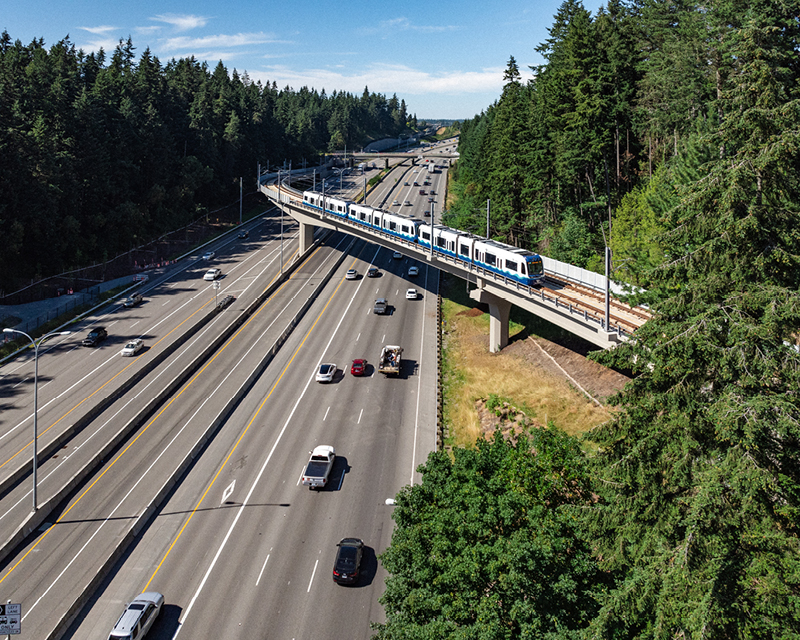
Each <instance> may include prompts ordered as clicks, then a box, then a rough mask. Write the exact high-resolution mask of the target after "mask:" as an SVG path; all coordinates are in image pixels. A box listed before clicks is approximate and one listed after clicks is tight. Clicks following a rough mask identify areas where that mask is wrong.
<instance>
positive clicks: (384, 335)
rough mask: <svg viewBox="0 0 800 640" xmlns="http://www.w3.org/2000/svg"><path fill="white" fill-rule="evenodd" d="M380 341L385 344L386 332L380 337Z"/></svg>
mask: <svg viewBox="0 0 800 640" xmlns="http://www.w3.org/2000/svg"><path fill="white" fill-rule="evenodd" d="M381 342H383V343H384V344H386V334H385V333H384V334H383V338H381Z"/></svg>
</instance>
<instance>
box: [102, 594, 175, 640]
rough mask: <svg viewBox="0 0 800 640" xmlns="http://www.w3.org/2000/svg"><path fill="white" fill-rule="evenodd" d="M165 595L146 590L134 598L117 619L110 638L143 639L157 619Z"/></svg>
mask: <svg viewBox="0 0 800 640" xmlns="http://www.w3.org/2000/svg"><path fill="white" fill-rule="evenodd" d="M163 605H164V596H162V595H161V594H160V593H158V592H157V591H146V592H145V593H143V594H141V595H140V596H138V597H137V598H135V599H134V601H133V602H131V603H130V604H129V605H128V606H127V607H125V611H124V612H123V613H122V615H121V616H120V618H119V620H117V624H115V625H114V628H113V629H112V631H111V635H109V636H108V640H141V639H142V638H144V637H145V635H147V632H148V631H150V627H152V626H153V623H154V622H155V621H156V618H157V617H158V614H159V613H161V607H162V606H163Z"/></svg>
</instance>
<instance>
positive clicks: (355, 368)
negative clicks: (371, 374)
mask: <svg viewBox="0 0 800 640" xmlns="http://www.w3.org/2000/svg"><path fill="white" fill-rule="evenodd" d="M366 372H367V361H366V360H364V359H363V358H358V359H356V360H353V364H352V365H351V367H350V375H352V376H363V375H364V374H365V373H366Z"/></svg>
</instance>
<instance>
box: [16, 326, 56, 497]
mask: <svg viewBox="0 0 800 640" xmlns="http://www.w3.org/2000/svg"><path fill="white" fill-rule="evenodd" d="M3 333H19V334H20V335H23V336H25V337H26V338H27V339H28V340H30V341H31V344H32V345H33V511H36V510H37V509H38V508H39V506H38V504H37V502H36V484H37V483H36V479H37V478H36V472H37V469H38V466H39V459H38V452H37V442H36V440H37V439H38V437H39V433H38V427H39V425H38V423H37V414H38V413H39V347H40V346H41V345H42V343H43V342H44V341H45V340H48V339H49V338H54V337H56V336H65V335H67V334H69V333H70V332H69V331H54V332H53V333H48V334H46V335H43V336H42V337H41V338H39V342H36V341H35V340H34V339H33V338H31V337H30V336H29V335H28V334H27V333H25V332H24V331H19V330H17V329H3Z"/></svg>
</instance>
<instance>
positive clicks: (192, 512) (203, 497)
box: [0, 261, 355, 591]
mask: <svg viewBox="0 0 800 640" xmlns="http://www.w3.org/2000/svg"><path fill="white" fill-rule="evenodd" d="M354 262H355V261H354ZM343 282H344V280H340V281H339V284H338V285H337V286H336V289H335V290H334V291H333V293H332V294H331V296H330V298H328V301H327V302H326V303H325V306H324V307H323V308H322V311H320V313H319V315H318V316H317V319H316V320H314V324H312V325H311V328H310V329H309V330H308V332H307V333H306V335H305V337H304V338H303V340H302V341H301V342H300V344H299V345H298V346H297V348H296V349H295V351H294V353H293V354H292V357H291V358H289V362H287V363H286V366H285V367H284V368H283V370H282V371H281V373H280V375H279V376H278V378H277V380H275V383H274V384H273V385H272V388H270V390H269V392H268V393H267V395H266V396H265V397H264V399H263V400H262V401H261V404H259V405H258V409H256V412H255V413H254V414H253V417H252V418H251V419H250V422H248V423H247V426H246V427H245V429H244V431H242V434H241V435H240V436H239V438H238V440H236V444H234V445H233V448H232V449H231V450H230V452H229V453H228V455H227V456H226V457H225V460H224V461H223V462H222V464H221V465H220V467H219V469H218V470H217V472H216V473H215V474H214V477H213V478H212V479H211V482H210V483H209V485H208V487H207V488H206V490H205V491H204V492H203V495H202V496H200V500H198V502H197V504H196V505H195V507H194V509H192V511H191V513H190V514H189V517H188V518H187V519H186V522H184V523H183V526H182V527H181V528H180V531H178V534H177V536H176V537H175V539H174V540H173V541H172V544H170V545H169V548H168V549H167V551H166V553H165V554H164V557H163V558H162V559H161V561H160V562H159V563H158V565H157V566H156V569H155V571H154V572H153V575H152V576H150V579H149V580H148V581H147V584H146V585H145V586H144V589H142V591H147V588H148V587H149V586H150V583H151V582H152V581H153V579H154V578H155V577H156V574H158V572H159V570H160V569H161V565H162V564H164V562H165V561H166V559H167V558H168V557H169V554H170V553H171V552H172V549H173V547H174V546H175V545H176V544H177V542H178V540H179V539H180V537H181V536H182V535H183V532H184V530H185V529H186V527H187V526H188V525H189V522H191V520H192V518H193V517H194V514H195V513H197V511H198V510H199V509H200V505H201V504H202V503H203V500H205V497H206V496H207V495H208V492H209V491H211V489H212V488H213V486H214V483H215V482H216V481H217V478H218V477H219V474H220V473H222V470H223V469H224V468H225V467H226V466H227V464H228V461H229V460H230V459H231V456H233V454H234V453H235V451H236V449H237V447H238V446H239V444H240V443H241V441H242V439H243V438H244V436H245V434H247V432H248V431H249V430H250V427H251V426H252V424H253V422H255V420H256V418H257V417H258V415H259V413H261V409H263V408H264V405H265V404H266V402H267V400H269V398H270V396H271V395H272V393H273V392H274V391H275V389H276V388H277V386H278V384H279V383H280V381H281V380H282V379H283V376H284V374H285V373H286V371H287V370H288V369H289V367H290V366H291V365H292V362H294V359H295V358H296V357H297V354H298V353H300V349H302V348H303V345H305V343H306V340H308V338H309V336H310V335H311V332H312V331H314V328H315V327H316V326H317V323H318V322H319V321H320V319H321V318H322V316H323V315H324V314H325V311H326V310H327V309H328V305H329V304H330V303H331V301H332V300H333V299H334V298H335V297H336V294H337V293H338V292H339V288H340V287H341V286H342V283H343ZM0 582H2V581H0Z"/></svg>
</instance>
